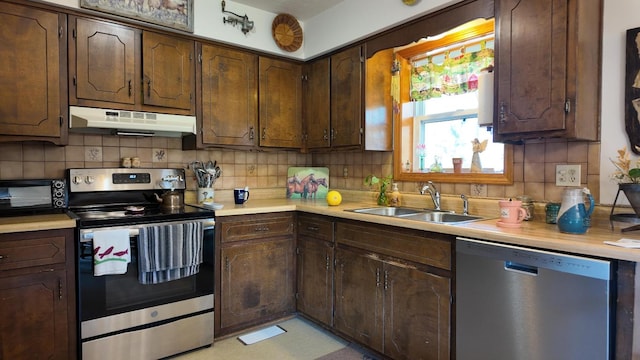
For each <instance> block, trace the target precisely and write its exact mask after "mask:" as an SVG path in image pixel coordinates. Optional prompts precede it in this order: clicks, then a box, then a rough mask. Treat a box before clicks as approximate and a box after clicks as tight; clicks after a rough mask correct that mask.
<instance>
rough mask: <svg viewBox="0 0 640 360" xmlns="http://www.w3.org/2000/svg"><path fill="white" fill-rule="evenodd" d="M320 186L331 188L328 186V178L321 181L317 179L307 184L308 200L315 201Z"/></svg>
mask: <svg viewBox="0 0 640 360" xmlns="http://www.w3.org/2000/svg"><path fill="white" fill-rule="evenodd" d="M320 185H322V186H324V187H326V188H328V187H329V186H328V185H327V179H326V178H320V179H315V180H314V181H309V182H308V183H307V199H315V198H316V193H317V192H318V187H320Z"/></svg>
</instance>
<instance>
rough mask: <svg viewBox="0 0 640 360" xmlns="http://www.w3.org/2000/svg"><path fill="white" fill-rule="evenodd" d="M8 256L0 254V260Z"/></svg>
mask: <svg viewBox="0 0 640 360" xmlns="http://www.w3.org/2000/svg"><path fill="white" fill-rule="evenodd" d="M6 258H8V256H7V255H0V260H2V259H6Z"/></svg>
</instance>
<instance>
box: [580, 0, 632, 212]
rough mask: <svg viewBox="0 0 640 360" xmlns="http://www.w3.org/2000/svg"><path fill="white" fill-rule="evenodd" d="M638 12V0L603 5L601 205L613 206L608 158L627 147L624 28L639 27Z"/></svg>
mask: <svg viewBox="0 0 640 360" xmlns="http://www.w3.org/2000/svg"><path fill="white" fill-rule="evenodd" d="M587 1H589V0H587ZM639 13H640V1H628V0H605V2H604V30H603V37H602V41H603V49H602V50H603V56H602V58H603V60H602V113H601V122H602V123H601V129H602V130H601V131H602V142H601V153H600V202H601V203H603V204H613V200H614V198H615V196H616V192H617V190H618V187H617V185H616V183H615V182H614V181H612V180H610V178H609V175H610V174H611V173H613V171H614V170H615V167H614V166H613V164H611V161H610V160H609V159H615V158H616V155H617V150H618V149H620V148H622V146H624V145H626V146H627V148H629V146H630V145H629V139H628V138H627V134H626V132H625V130H624V72H625V41H626V31H627V30H628V29H633V28H636V27H640V17H638V14H639ZM635 159H636V158H633V159H632V162H633V163H635Z"/></svg>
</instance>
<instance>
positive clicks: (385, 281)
mask: <svg viewBox="0 0 640 360" xmlns="http://www.w3.org/2000/svg"><path fill="white" fill-rule="evenodd" d="M384 290H385V291H386V290H389V272H388V271H387V270H385V271H384Z"/></svg>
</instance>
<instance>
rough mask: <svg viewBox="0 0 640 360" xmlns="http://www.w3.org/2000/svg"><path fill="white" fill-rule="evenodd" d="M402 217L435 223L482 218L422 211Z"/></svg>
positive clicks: (479, 218) (480, 218)
mask: <svg viewBox="0 0 640 360" xmlns="http://www.w3.org/2000/svg"><path fill="white" fill-rule="evenodd" d="M403 219H407V220H418V221H427V222H437V223H460V222H467V221H474V220H482V219H483V218H482V217H480V216H473V215H462V214H453V213H443V212H424V213H417V214H412V215H408V216H404V217H403Z"/></svg>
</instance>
